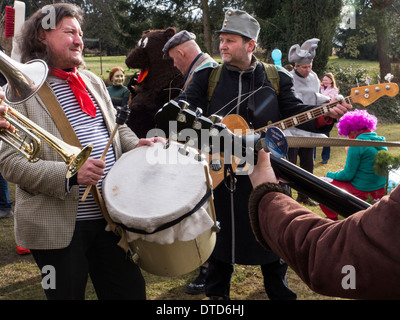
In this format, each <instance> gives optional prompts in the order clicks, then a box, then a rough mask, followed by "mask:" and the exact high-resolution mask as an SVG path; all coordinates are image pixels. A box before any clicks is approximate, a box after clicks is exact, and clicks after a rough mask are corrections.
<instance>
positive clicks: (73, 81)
mask: <svg viewBox="0 0 400 320" xmlns="http://www.w3.org/2000/svg"><path fill="white" fill-rule="evenodd" d="M51 73H52V75H53V76H55V77H57V78H61V79H64V80H67V81H68V84H69V87H70V88H71V89H72V92H73V93H74V95H75V97H76V99H77V100H78V102H79V104H80V106H81V108H82V111H83V112H85V113H87V114H88V115H89V116H91V117H92V118H95V117H96V106H95V105H94V103H93V101H92V99H91V98H90V97H89V94H88V92H87V91H86V85H85V82H84V81H83V80H82V78H81V77H80V75H79V74H77V73H76V69H75V68H74V71H72V72H66V71H63V70H61V69H58V68H53V70H52V72H51Z"/></svg>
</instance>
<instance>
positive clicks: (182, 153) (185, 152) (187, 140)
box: [178, 137, 190, 156]
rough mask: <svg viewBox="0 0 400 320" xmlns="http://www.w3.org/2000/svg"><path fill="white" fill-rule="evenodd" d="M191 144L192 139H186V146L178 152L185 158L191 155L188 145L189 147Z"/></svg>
mask: <svg viewBox="0 0 400 320" xmlns="http://www.w3.org/2000/svg"><path fill="white" fill-rule="evenodd" d="M189 142H190V137H186V141H185V144H184V145H183V147H180V148H179V149H178V152H179V153H180V154H181V155H184V156H187V155H189V151H188V150H187V148H188V145H189Z"/></svg>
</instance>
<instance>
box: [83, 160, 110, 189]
mask: <svg viewBox="0 0 400 320" xmlns="http://www.w3.org/2000/svg"><path fill="white" fill-rule="evenodd" d="M105 168H106V163H105V161H103V160H100V159H91V158H89V159H87V160H86V162H85V164H84V165H83V166H82V167H81V168H80V169H79V171H78V173H77V175H78V184H81V185H85V186H90V185H97V183H98V182H99V180H100V179H101V178H102V176H103V174H104V169H105Z"/></svg>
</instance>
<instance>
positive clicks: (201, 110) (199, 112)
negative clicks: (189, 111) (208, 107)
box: [196, 108, 203, 117]
mask: <svg viewBox="0 0 400 320" xmlns="http://www.w3.org/2000/svg"><path fill="white" fill-rule="evenodd" d="M202 114H203V109H201V108H197V109H196V117H201V116H202Z"/></svg>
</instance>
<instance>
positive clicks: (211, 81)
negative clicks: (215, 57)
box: [207, 64, 224, 101]
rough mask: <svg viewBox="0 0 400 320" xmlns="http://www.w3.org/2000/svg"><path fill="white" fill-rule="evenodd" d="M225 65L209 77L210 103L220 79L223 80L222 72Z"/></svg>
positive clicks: (208, 95) (221, 65) (220, 66)
mask: <svg viewBox="0 0 400 320" xmlns="http://www.w3.org/2000/svg"><path fill="white" fill-rule="evenodd" d="M223 66H224V64H220V65H218V66H216V67H214V69H213V70H212V71H211V73H210V76H209V77H208V89H207V98H208V101H210V100H211V98H212V96H213V94H214V89H215V87H216V86H217V84H218V82H219V79H220V78H221V72H222V68H223Z"/></svg>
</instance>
